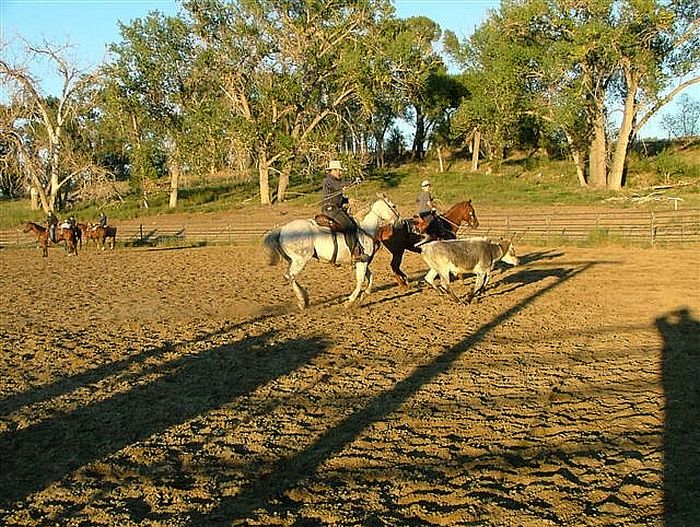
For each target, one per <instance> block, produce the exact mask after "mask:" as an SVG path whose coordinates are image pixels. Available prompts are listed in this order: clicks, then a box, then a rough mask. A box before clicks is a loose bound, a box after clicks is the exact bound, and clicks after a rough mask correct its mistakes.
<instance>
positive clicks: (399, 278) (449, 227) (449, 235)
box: [379, 200, 479, 289]
mask: <svg viewBox="0 0 700 527" xmlns="http://www.w3.org/2000/svg"><path fill="white" fill-rule="evenodd" d="M464 222H466V223H467V225H468V226H469V227H470V228H472V229H476V228H478V227H479V220H478V219H477V218H476V211H475V210H474V207H473V206H472V200H467V201H460V202H458V203H455V204H454V205H452V207H450V208H449V209H448V211H447V212H445V213H444V214H437V215H436V217H435V219H434V220H433V221H432V222H431V224H430V225H429V226H427V229H428V231H427V233H426V234H427V236H426V234H423V233H421V232H416V229H415V228H414V227H415V226H416V225H419V229H420V230H423V231H424V232H425V228H426V224H425V222H424V221H423V220H422V219H421V218H420V217H417V216H416V217H413V218H409V219H406V220H403V221H402V222H400V223H399V224H398V225H394V226H386V227H383V228H382V229H381V231H380V232H379V238H380V239H381V242H382V243H383V244H384V247H386V248H387V249H388V250H389V252H390V253H391V270H392V271H393V273H394V278H395V279H396V283H397V284H398V285H399V287H400V288H401V289H406V288H407V287H408V277H407V276H406V274H405V273H404V272H403V271H402V270H401V262H402V261H403V255H404V252H405V251H411V252H414V253H420V252H421V248H420V246H421V244H422V243H425V242H426V241H429V240H453V239H455V238H456V237H457V231H458V230H459V227H460V225H462V223H464ZM421 224H422V229H421V228H420V226H421Z"/></svg>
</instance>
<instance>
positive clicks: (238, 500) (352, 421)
mask: <svg viewBox="0 0 700 527" xmlns="http://www.w3.org/2000/svg"><path fill="white" fill-rule="evenodd" d="M594 265H596V263H588V264H585V265H581V266H579V267H578V268H571V269H570V270H569V272H568V273H566V274H565V275H564V276H562V277H561V279H560V280H558V281H557V282H555V283H552V284H549V285H547V286H546V287H543V288H542V289H540V290H539V291H537V292H535V293H533V294H532V295H530V296H529V297H528V298H526V299H524V300H523V301H522V302H520V303H518V304H517V305H515V306H513V307H511V308H510V309H508V310H506V311H504V312H503V313H501V314H500V315H498V316H497V317H495V318H494V319H493V320H491V321H490V322H488V323H486V324H484V325H483V326H481V327H480V328H479V329H478V330H477V331H476V332H475V333H474V334H473V335H472V336H471V337H470V338H468V339H466V340H464V341H462V342H460V343H458V344H457V345H455V346H453V347H452V348H450V349H448V350H446V351H445V352H444V353H443V354H441V355H440V356H439V357H437V358H436V359H435V360H434V361H432V362H431V363H429V364H427V365H425V366H422V367H418V368H417V369H416V370H415V372H414V373H413V374H412V375H411V376H409V377H407V378H406V379H404V380H403V381H401V382H399V383H397V384H396V386H395V387H394V389H393V390H391V391H389V392H385V393H383V394H382V395H380V396H379V397H376V398H375V399H373V400H371V401H369V402H368V404H367V406H366V407H365V408H364V409H363V410H361V411H358V412H356V413H354V414H352V415H351V416H349V417H348V418H347V419H345V420H343V421H342V422H340V423H339V424H338V425H337V426H335V427H333V428H331V429H329V430H328V431H327V432H326V433H325V434H323V435H322V436H321V437H320V438H319V440H318V441H317V442H316V443H315V444H314V445H312V446H311V447H310V448H308V449H306V450H304V451H301V452H298V453H297V454H295V455H291V456H290V457H288V458H286V459H282V460H280V461H278V462H277V463H275V464H274V465H273V466H271V467H270V469H269V470H266V471H265V475H263V476H261V477H260V478H258V479H256V480H255V483H253V484H251V485H249V486H248V487H247V488H244V489H243V490H242V492H241V493H239V494H238V495H237V496H234V497H230V498H225V499H224V500H222V503H221V505H220V506H219V507H218V508H217V509H215V510H214V511H212V512H211V513H210V514H207V515H198V516H193V517H192V521H191V523H190V525H193V526H202V527H204V526H207V527H211V526H214V525H230V524H231V522H232V521H234V520H239V519H245V518H247V517H248V516H249V514H251V513H252V512H253V511H254V510H255V509H258V508H260V507H265V506H266V505H267V504H268V502H269V501H270V500H271V499H276V498H279V497H280V496H281V495H282V494H283V493H284V492H285V491H286V490H288V489H290V488H292V487H294V486H295V485H297V484H298V483H300V482H301V481H303V480H304V479H305V478H307V477H308V476H309V475H310V474H312V473H313V472H314V470H316V469H317V467H318V466H319V465H321V464H322V463H323V462H324V461H325V460H326V459H328V458H329V457H331V456H332V455H334V454H336V453H338V452H340V451H341V450H342V449H343V448H344V447H345V446H346V445H348V444H350V443H351V442H352V441H354V440H355V438H357V437H358V436H359V434H360V433H361V432H362V431H363V430H364V429H366V428H367V427H368V426H370V425H371V424H372V423H376V422H378V421H381V420H382V419H385V418H387V417H388V416H389V415H390V414H391V413H393V412H395V411H396V410H398V408H399V407H400V406H401V405H402V404H404V403H405V402H406V401H407V400H408V399H409V398H410V397H412V396H413V395H415V393H416V392H417V391H418V390H420V389H421V388H422V387H423V386H425V385H427V384H428V383H430V382H432V381H433V380H434V379H435V378H436V377H437V376H439V375H441V374H443V373H445V372H447V371H448V370H449V369H450V368H451V367H452V365H453V364H454V363H455V361H457V360H458V359H459V357H460V356H461V355H462V354H463V353H465V352H466V351H468V350H469V349H471V348H472V347H473V346H475V345H476V344H478V343H479V342H480V341H482V340H483V339H484V338H485V337H486V336H487V335H488V334H489V333H490V332H491V331H492V330H494V329H496V328H497V327H498V326H499V325H501V324H503V323H504V322H506V321H507V320H508V319H510V318H511V317H513V316H515V315H516V314H517V313H518V312H520V311H521V310H523V309H525V308H526V307H527V306H528V305H530V304H531V303H533V302H534V301H535V300H537V299H538V298H539V297H540V296H542V295H544V294H546V293H548V292H550V291H552V290H553V289H555V288H556V287H558V286H559V285H561V284H563V283H565V282H566V281H568V280H570V279H572V278H574V277H576V276H577V275H579V274H581V273H583V272H586V271H587V270H589V269H590V268H592V267H593V266H594Z"/></svg>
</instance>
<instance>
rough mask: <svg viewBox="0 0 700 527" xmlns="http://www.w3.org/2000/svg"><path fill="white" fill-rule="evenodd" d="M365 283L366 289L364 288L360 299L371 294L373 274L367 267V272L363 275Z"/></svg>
mask: <svg viewBox="0 0 700 527" xmlns="http://www.w3.org/2000/svg"><path fill="white" fill-rule="evenodd" d="M365 281H366V282H367V287H365V288H364V290H363V291H362V293H361V294H360V299H362V298H364V297H365V295H368V294H370V293H371V292H372V286H373V285H374V273H372V270H371V269H370V268H369V267H367V272H366V273H365ZM363 283H364V281H363Z"/></svg>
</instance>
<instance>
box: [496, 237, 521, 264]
mask: <svg viewBox="0 0 700 527" xmlns="http://www.w3.org/2000/svg"><path fill="white" fill-rule="evenodd" d="M499 245H500V246H501V250H502V251H503V256H502V257H501V261H503V262H505V263H507V264H510V265H518V256H517V255H516V254H515V247H513V242H512V241H511V240H501V241H500V243H499Z"/></svg>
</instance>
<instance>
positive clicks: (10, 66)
mask: <svg viewBox="0 0 700 527" xmlns="http://www.w3.org/2000/svg"><path fill="white" fill-rule="evenodd" d="M1 50H2V51H3V53H0V81H2V82H3V83H4V84H5V85H6V86H8V87H9V95H10V99H11V105H12V106H13V107H14V108H15V109H16V110H19V111H18V112H16V113H14V114H13V117H14V123H12V124H11V125H7V127H6V128H5V132H6V134H7V137H10V136H11V137H12V138H13V142H12V144H13V145H14V152H15V154H16V155H17V156H19V157H18V160H17V161H18V164H19V165H21V166H22V167H23V171H24V173H25V175H26V176H27V177H28V178H29V179H30V181H31V184H32V185H33V186H34V188H35V189H36V191H37V192H38V193H39V197H40V199H41V204H42V207H43V209H44V210H45V211H46V212H48V211H51V210H57V209H58V205H59V193H60V191H61V190H62V187H64V186H66V185H67V184H69V183H70V181H71V180H72V179H73V178H75V177H76V176H78V175H79V174H81V173H82V172H84V171H86V170H90V169H91V167H92V163H91V162H90V161H89V160H86V159H85V158H83V157H81V156H76V155H74V152H73V147H74V145H73V144H72V142H71V137H70V134H69V133H67V129H68V128H69V127H71V126H77V127H79V126H80V124H79V122H78V120H79V117H80V115H81V114H82V113H83V112H85V111H86V110H88V109H89V108H90V107H91V102H90V98H89V97H86V96H85V94H86V93H87V92H88V91H89V90H90V89H92V87H93V86H94V83H95V78H94V75H93V74H92V73H90V72H87V71H83V70H80V69H79V68H78V67H77V66H76V65H75V64H74V63H73V62H71V60H70V59H69V58H68V56H67V55H68V50H69V46H68V45H62V46H58V45H55V44H52V43H49V42H43V43H42V44H39V45H34V44H31V43H29V42H27V41H22V44H21V53H22V57H23V60H21V61H17V62H15V63H12V62H10V60H9V59H6V58H5V56H6V55H5V53H4V52H5V51H7V50H9V44H8V43H3V44H2V46H1ZM29 64H32V65H37V64H48V67H49V68H50V69H51V70H53V72H54V74H55V76H56V77H57V79H58V83H59V86H60V87H59V92H58V95H51V94H47V93H46V92H45V90H44V88H43V82H44V81H45V80H46V79H41V78H40V77H39V76H38V75H36V74H35V73H33V72H32V69H31V68H30V66H28V65H29ZM38 167H44V168H45V170H44V173H45V174H46V176H45V177H44V175H43V174H42V172H41V171H40V170H38Z"/></svg>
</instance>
